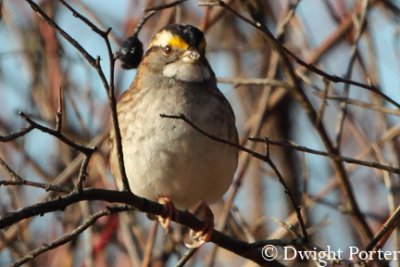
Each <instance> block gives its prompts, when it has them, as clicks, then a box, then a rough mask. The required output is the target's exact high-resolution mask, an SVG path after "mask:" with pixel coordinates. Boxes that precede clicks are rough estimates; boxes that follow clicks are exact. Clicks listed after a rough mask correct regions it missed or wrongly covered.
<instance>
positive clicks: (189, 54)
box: [182, 48, 200, 63]
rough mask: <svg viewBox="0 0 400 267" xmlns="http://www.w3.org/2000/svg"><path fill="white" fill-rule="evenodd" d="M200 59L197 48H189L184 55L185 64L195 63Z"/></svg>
mask: <svg viewBox="0 0 400 267" xmlns="http://www.w3.org/2000/svg"><path fill="white" fill-rule="evenodd" d="M199 58H200V51H199V50H197V49H195V48H189V49H188V50H187V51H185V52H184V53H183V55H182V60H183V62H187V63H194V62H196V61H197V60H199Z"/></svg>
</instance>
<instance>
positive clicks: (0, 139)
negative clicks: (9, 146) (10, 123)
mask: <svg viewBox="0 0 400 267" xmlns="http://www.w3.org/2000/svg"><path fill="white" fill-rule="evenodd" d="M33 129H35V127H33V126H32V125H29V126H28V127H26V128H23V129H21V130H20V131H18V132H15V133H12V134H9V135H0V142H10V141H14V140H15V139H18V138H20V137H22V136H24V135H26V134H27V133H29V132H30V131H32V130H33Z"/></svg>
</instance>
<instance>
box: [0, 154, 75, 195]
mask: <svg viewBox="0 0 400 267" xmlns="http://www.w3.org/2000/svg"><path fill="white" fill-rule="evenodd" d="M0 166H2V167H3V168H4V170H5V171H6V172H7V173H8V174H9V175H10V176H11V180H2V181H0V186H2V185H4V186H7V185H28V186H32V187H37V188H43V189H44V190H46V191H55V192H61V193H69V192H70V191H69V190H67V189H65V188H63V187H62V186H58V185H52V184H46V183H38V182H34V181H29V180H26V179H23V178H22V177H21V176H19V175H18V174H17V173H15V172H14V170H13V169H11V167H10V166H8V164H7V163H6V162H5V161H4V160H3V159H2V158H0Z"/></svg>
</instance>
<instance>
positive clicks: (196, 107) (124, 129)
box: [110, 24, 238, 246]
mask: <svg viewBox="0 0 400 267" xmlns="http://www.w3.org/2000/svg"><path fill="white" fill-rule="evenodd" d="M205 49H206V41H205V39H204V35H203V33H202V32H201V31H200V30H199V29H197V28H196V27H194V26H191V25H178V24H173V25H168V26H166V27H164V28H163V29H161V30H160V31H159V32H158V33H157V34H156V35H155V36H154V37H153V39H152V40H151V43H150V45H149V48H148V50H147V51H146V53H145V55H144V57H143V59H142V61H141V63H140V65H139V67H138V70H137V74H136V78H135V80H134V81H133V83H132V84H131V86H130V87H129V89H128V90H127V91H126V92H125V93H124V94H123V95H122V96H121V98H120V99H119V101H118V103H117V112H118V120H119V127H120V130H121V137H122V151H123V155H124V165H125V168H126V173H127V177H128V181H129V185H130V188H131V190H132V192H133V193H134V194H136V195H138V196H141V197H144V198H147V199H150V200H153V201H158V202H160V203H162V204H164V206H165V208H166V209H167V213H168V214H169V216H168V217H167V218H159V221H160V222H161V224H162V225H163V226H164V227H166V228H168V226H169V224H170V221H171V219H172V217H173V216H175V214H176V212H175V207H177V208H179V209H185V210H186V209H190V208H192V207H194V206H196V205H198V204H201V205H202V206H203V207H204V210H205V214H206V216H205V225H204V227H203V229H202V230H201V231H199V232H198V233H196V234H195V235H194V238H195V240H194V243H193V245H194V246H200V245H201V244H202V243H204V242H206V241H209V240H210V238H211V234H212V230H213V228H214V218H213V214H212V212H211V210H210V209H209V207H208V204H210V203H212V202H215V201H216V200H218V199H220V198H221V197H222V195H223V194H224V193H225V192H226V191H227V189H228V187H229V185H230V184H231V182H232V178H233V175H234V172H235V170H236V166H237V160H238V151H237V149H236V148H234V147H232V146H229V145H227V144H225V143H222V142H217V141H215V140H212V139H211V138H209V137H207V136H206V135H204V134H202V133H201V132H200V131H198V130H196V129H195V128H194V127H192V126H191V125H189V124H188V123H187V122H185V121H183V120H179V119H171V118H165V117H162V116H160V115H162V114H165V115H179V114H182V115H183V116H185V118H187V119H188V120H189V121H190V122H191V123H193V124H194V125H195V126H197V127H198V128H199V129H201V130H202V131H204V132H206V133H208V134H210V135H213V136H215V137H218V138H220V139H224V140H228V141H230V142H233V143H237V142H238V133H237V129H236V127H235V117H234V114H233V111H232V108H231V106H230V104H229V103H228V101H227V100H226V98H225V97H224V96H223V94H222V93H221V92H220V91H219V90H218V88H217V83H216V78H215V74H214V72H213V71H212V69H211V67H210V65H209V63H208V61H207V59H206V57H205ZM110 140H111V144H112V151H111V155H110V164H111V170H112V173H113V176H114V177H115V178H116V180H117V183H118V184H119V186H121V185H122V183H121V181H120V180H121V178H120V173H119V169H118V159H117V149H116V146H115V140H114V133H113V131H111V137H110Z"/></svg>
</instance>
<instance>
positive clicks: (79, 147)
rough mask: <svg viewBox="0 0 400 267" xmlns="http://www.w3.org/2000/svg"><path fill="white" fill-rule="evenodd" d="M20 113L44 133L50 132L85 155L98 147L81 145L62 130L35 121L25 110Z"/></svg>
mask: <svg viewBox="0 0 400 267" xmlns="http://www.w3.org/2000/svg"><path fill="white" fill-rule="evenodd" d="M19 115H20V116H21V117H22V118H23V119H24V120H25V121H26V122H27V123H29V124H30V125H31V126H32V127H33V128H35V129H38V130H40V131H42V132H44V133H47V134H50V135H52V136H54V137H56V138H58V139H59V140H60V141H62V142H63V143H65V144H67V145H68V146H70V147H72V148H73V149H75V150H77V151H80V152H82V153H83V154H85V155H90V154H92V153H93V152H94V151H95V150H96V148H95V147H87V146H84V145H81V144H79V143H77V142H75V141H73V140H71V139H69V138H68V137H66V136H65V135H64V134H63V133H62V132H61V131H59V130H53V129H50V128H48V127H46V126H43V125H41V124H39V123H37V122H35V121H34V120H32V119H31V118H30V117H29V116H28V115H26V114H25V113H24V112H22V111H20V112H19Z"/></svg>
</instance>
